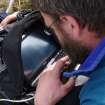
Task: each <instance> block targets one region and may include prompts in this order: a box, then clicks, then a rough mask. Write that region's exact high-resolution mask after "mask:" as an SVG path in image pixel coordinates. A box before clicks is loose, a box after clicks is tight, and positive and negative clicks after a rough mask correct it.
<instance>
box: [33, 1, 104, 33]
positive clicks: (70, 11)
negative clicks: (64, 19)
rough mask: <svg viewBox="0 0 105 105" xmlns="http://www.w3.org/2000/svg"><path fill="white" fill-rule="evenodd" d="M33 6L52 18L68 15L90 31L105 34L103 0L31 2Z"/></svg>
mask: <svg viewBox="0 0 105 105" xmlns="http://www.w3.org/2000/svg"><path fill="white" fill-rule="evenodd" d="M32 1H33V4H34V6H35V7H36V8H37V9H38V10H40V11H42V12H45V13H47V14H49V15H51V16H52V17H60V16H62V15H65V14H67V15H70V16H72V17H74V18H75V19H76V20H77V21H78V23H79V24H80V25H81V26H82V27H85V26H88V29H89V30H90V31H95V32H99V33H103V32H105V0H32Z"/></svg>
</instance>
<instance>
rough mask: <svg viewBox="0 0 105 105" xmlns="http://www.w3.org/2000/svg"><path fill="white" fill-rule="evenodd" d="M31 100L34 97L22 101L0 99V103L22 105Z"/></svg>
mask: <svg viewBox="0 0 105 105" xmlns="http://www.w3.org/2000/svg"><path fill="white" fill-rule="evenodd" d="M33 99H34V96H33V97H31V98H28V99H22V100H11V99H0V102H11V103H23V102H27V101H30V100H33Z"/></svg>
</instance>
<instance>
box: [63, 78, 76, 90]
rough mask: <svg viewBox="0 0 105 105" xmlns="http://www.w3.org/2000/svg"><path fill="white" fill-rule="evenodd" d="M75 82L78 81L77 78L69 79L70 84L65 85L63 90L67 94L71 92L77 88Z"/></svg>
mask: <svg viewBox="0 0 105 105" xmlns="http://www.w3.org/2000/svg"><path fill="white" fill-rule="evenodd" d="M75 80H76V78H75V77H71V78H69V80H68V82H67V83H66V84H64V85H63V89H64V90H65V91H66V92H68V91H70V90H71V89H72V88H73V87H74V86H75Z"/></svg>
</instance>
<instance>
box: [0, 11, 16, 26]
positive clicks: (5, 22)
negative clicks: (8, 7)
mask: <svg viewBox="0 0 105 105" xmlns="http://www.w3.org/2000/svg"><path fill="white" fill-rule="evenodd" d="M17 14H18V12H14V13H13V14H11V15H8V16H7V17H6V18H5V19H4V20H3V21H2V22H1V23H0V27H2V28H4V27H6V26H7V25H8V24H9V23H11V22H12V21H15V20H16V19H17Z"/></svg>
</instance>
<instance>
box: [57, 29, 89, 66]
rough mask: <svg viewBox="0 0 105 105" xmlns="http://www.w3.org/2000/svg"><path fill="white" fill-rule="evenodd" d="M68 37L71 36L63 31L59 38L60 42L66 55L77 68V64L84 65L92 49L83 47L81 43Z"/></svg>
mask: <svg viewBox="0 0 105 105" xmlns="http://www.w3.org/2000/svg"><path fill="white" fill-rule="evenodd" d="M62 30H63V29H62ZM60 32H61V30H60ZM68 36H70V35H68V34H67V33H66V32H64V31H62V32H61V34H60V38H58V41H59V43H60V45H61V47H62V48H63V50H64V51H65V53H66V54H67V55H68V56H69V58H70V60H71V61H72V62H71V64H72V66H73V67H75V65H76V64H82V63H83V62H84V60H85V59H86V58H87V56H88V55H89V53H90V51H91V49H90V48H87V47H85V46H83V45H82V44H81V43H80V42H77V41H76V40H73V39H72V38H70V37H69V38H68ZM71 36H72V35H71Z"/></svg>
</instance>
